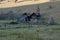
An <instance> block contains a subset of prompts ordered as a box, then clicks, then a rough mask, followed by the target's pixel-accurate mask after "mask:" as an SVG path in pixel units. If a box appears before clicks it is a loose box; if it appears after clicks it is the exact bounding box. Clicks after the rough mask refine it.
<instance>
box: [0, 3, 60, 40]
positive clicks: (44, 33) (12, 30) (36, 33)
mask: <svg viewBox="0 0 60 40" xmlns="http://www.w3.org/2000/svg"><path fill="white" fill-rule="evenodd" d="M48 5H50V3H43V4H39V6H40V9H41V13H42V17H44V18H47V19H49V17H50V16H51V15H52V16H53V17H54V18H55V21H56V22H57V23H59V24H60V2H55V3H54V4H53V3H52V6H54V7H53V8H52V9H49V8H48ZM20 9H21V10H20ZM35 9H36V5H28V6H21V7H15V8H6V9H4V8H0V12H1V11H2V12H3V13H7V12H8V11H10V10H12V11H14V13H16V14H17V13H18V14H20V13H22V12H23V11H24V12H28V13H29V12H35V11H36V10H35ZM44 15H45V16H44ZM46 21H47V20H46ZM9 22H11V21H9V20H0V40H60V25H31V24H29V25H27V24H16V25H8V24H5V23H9Z"/></svg>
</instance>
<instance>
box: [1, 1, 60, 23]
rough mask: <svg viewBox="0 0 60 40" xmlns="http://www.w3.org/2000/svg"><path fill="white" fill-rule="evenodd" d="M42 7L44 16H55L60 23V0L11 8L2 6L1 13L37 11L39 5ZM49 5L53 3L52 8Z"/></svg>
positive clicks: (41, 10)
mask: <svg viewBox="0 0 60 40" xmlns="http://www.w3.org/2000/svg"><path fill="white" fill-rule="evenodd" d="M38 5H39V7H40V12H41V14H43V15H45V16H44V17H50V16H53V17H54V18H55V19H56V21H57V22H58V23H60V1H59V2H58V1H56V2H54V3H49V2H46V3H42V4H34V5H25V6H17V7H10V8H0V14H1V13H3V14H5V13H8V12H9V11H13V13H14V14H22V13H24V12H27V13H32V12H36V9H37V6H38ZM49 5H52V7H53V8H52V9H50V8H49Z"/></svg>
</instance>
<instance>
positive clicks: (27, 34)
mask: <svg viewBox="0 0 60 40" xmlns="http://www.w3.org/2000/svg"><path fill="white" fill-rule="evenodd" d="M0 40H60V26H59V25H54V26H45V25H40V26H37V25H33V26H32V27H26V26H25V27H22V28H15V29H4V30H0Z"/></svg>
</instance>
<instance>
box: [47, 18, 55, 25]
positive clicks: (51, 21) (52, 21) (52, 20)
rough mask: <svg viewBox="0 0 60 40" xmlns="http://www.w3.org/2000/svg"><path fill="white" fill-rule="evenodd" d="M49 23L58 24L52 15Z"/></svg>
mask: <svg viewBox="0 0 60 40" xmlns="http://www.w3.org/2000/svg"><path fill="white" fill-rule="evenodd" d="M48 24H49V25H55V24H56V22H55V20H54V18H53V17H50V18H49V20H48Z"/></svg>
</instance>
